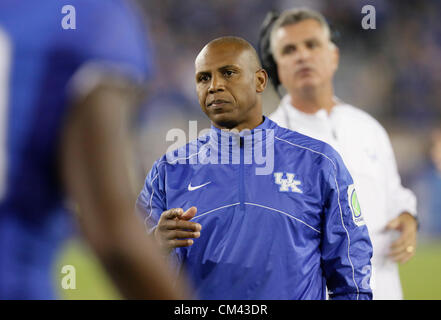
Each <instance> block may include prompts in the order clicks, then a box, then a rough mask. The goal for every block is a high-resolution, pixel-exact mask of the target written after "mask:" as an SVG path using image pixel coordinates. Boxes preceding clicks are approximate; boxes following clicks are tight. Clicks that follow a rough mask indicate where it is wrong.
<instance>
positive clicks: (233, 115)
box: [195, 37, 268, 129]
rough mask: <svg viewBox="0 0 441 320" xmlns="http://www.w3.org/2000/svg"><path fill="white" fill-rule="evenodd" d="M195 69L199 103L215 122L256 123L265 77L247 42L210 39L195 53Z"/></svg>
mask: <svg viewBox="0 0 441 320" xmlns="http://www.w3.org/2000/svg"><path fill="white" fill-rule="evenodd" d="M195 69H196V90H197V93H198V98H199V103H200V104H201V107H202V110H203V111H204V112H205V113H206V114H207V115H208V117H209V118H210V119H211V120H212V122H213V123H214V124H215V125H217V126H218V127H223V128H230V129H231V128H238V129H241V128H242V127H241V124H243V125H244V128H245V127H246V128H254V127H255V126H257V125H259V124H260V122H261V119H262V106H261V105H262V103H261V97H260V93H262V92H263V90H264V89H265V86H266V83H267V79H268V76H267V74H266V72H265V70H263V69H262V66H261V64H260V61H259V57H258V56H257V53H256V50H255V49H254V48H253V46H252V45H251V44H250V43H248V42H247V41H246V40H244V39H242V38H238V37H222V38H218V39H214V40H212V41H210V42H209V43H208V44H207V45H206V46H205V47H204V48H203V49H202V50H201V52H199V54H198V56H197V57H196V60H195ZM256 122H257V123H256Z"/></svg>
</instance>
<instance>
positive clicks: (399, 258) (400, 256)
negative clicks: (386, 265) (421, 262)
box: [390, 251, 414, 263]
mask: <svg viewBox="0 0 441 320" xmlns="http://www.w3.org/2000/svg"><path fill="white" fill-rule="evenodd" d="M413 254H414V253H413V252H411V253H409V252H407V251H400V252H397V253H395V254H391V255H390V257H391V259H392V260H394V261H395V262H400V263H404V262H406V261H408V260H409V259H410V258H412V256H413Z"/></svg>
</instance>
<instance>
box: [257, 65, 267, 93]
mask: <svg viewBox="0 0 441 320" xmlns="http://www.w3.org/2000/svg"><path fill="white" fill-rule="evenodd" d="M255 79H256V92H258V93H262V92H263V91H264V90H265V88H266V85H267V83H268V73H266V71H265V69H259V70H257V71H256V78H255Z"/></svg>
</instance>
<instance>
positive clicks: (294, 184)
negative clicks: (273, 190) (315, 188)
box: [274, 172, 303, 193]
mask: <svg viewBox="0 0 441 320" xmlns="http://www.w3.org/2000/svg"><path fill="white" fill-rule="evenodd" d="M294 178H295V174H294V173H283V172H274V182H275V183H276V184H277V185H279V186H280V187H279V191H280V192H297V193H303V191H302V190H301V189H300V188H299V186H300V185H301V184H302V183H301V181H300V180H295V179H294Z"/></svg>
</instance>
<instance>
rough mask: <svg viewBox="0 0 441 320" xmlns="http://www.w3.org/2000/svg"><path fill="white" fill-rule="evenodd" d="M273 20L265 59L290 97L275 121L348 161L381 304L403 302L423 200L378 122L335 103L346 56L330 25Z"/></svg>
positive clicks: (313, 17)
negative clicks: (403, 174) (401, 269)
mask: <svg viewBox="0 0 441 320" xmlns="http://www.w3.org/2000/svg"><path fill="white" fill-rule="evenodd" d="M270 17H271V16H270V15H268V18H267V20H266V21H265V22H264V26H263V28H262V33H261V45H260V49H261V56H262V60H263V64H264V68H266V69H268V72H269V74H270V76H272V77H273V78H272V81H273V83H274V84H275V86H276V90H277V89H278V84H279V83H281V84H282V85H283V87H284V88H285V89H286V90H287V92H288V93H287V94H286V95H285V96H284V97H283V99H282V101H281V102H280V105H279V107H278V109H277V110H276V111H275V112H274V113H273V114H272V115H270V118H271V119H272V120H274V121H275V122H277V123H278V124H279V125H280V126H282V127H286V128H288V129H291V130H295V131H298V132H301V133H303V134H306V135H309V136H311V137H314V138H316V139H320V140H322V141H325V142H327V143H329V144H330V145H331V146H333V147H334V148H335V149H336V150H337V151H338V152H339V153H340V154H341V156H342V158H343V160H344V162H345V164H346V165H347V166H348V169H349V172H350V173H351V175H352V177H353V178H354V182H355V186H356V189H357V191H358V192H359V197H360V205H361V209H362V210H363V212H364V213H365V219H366V224H367V226H368V230H369V234H370V236H371V239H372V244H373V248H374V255H373V258H372V266H373V270H372V278H371V286H372V290H373V296H374V299H402V290H401V284H400V279H399V273H398V265H397V263H396V262H402V263H403V262H406V261H408V260H409V259H410V258H411V257H412V256H413V255H414V253H415V248H416V238H417V221H416V218H415V215H416V199H415V196H414V194H413V193H412V192H411V191H410V190H407V189H405V188H404V187H403V186H402V185H401V180H400V176H399V174H398V170H397V165H396V162H395V157H394V153H393V150H392V146H391V143H390V141H389V137H388V135H387V133H386V131H385V130H384V129H383V127H382V126H381V125H380V124H379V123H378V122H377V121H376V120H375V119H374V118H372V117H371V116H369V115H368V114H367V113H365V112H363V111H361V110H360V109H357V108H355V107H353V106H351V105H349V104H347V103H345V102H343V101H340V100H339V99H338V98H336V97H335V96H334V88H333V83H332V81H333V76H334V74H335V72H336V70H337V67H338V62H339V51H338V48H337V47H336V45H335V44H334V43H333V42H332V41H331V38H330V29H329V26H328V24H327V22H326V21H325V19H324V17H323V16H322V15H321V14H320V13H318V12H316V11H312V10H309V9H293V10H288V11H285V12H283V13H282V14H281V15H280V17H278V18H277V20H275V17H274V18H273V20H272V21H271V20H269V19H271V18H270ZM271 23H273V24H272V26H271ZM397 233H399V237H398V236H397Z"/></svg>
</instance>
